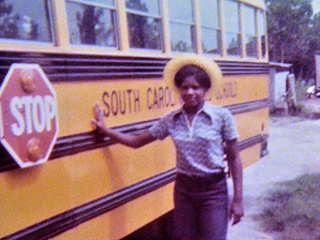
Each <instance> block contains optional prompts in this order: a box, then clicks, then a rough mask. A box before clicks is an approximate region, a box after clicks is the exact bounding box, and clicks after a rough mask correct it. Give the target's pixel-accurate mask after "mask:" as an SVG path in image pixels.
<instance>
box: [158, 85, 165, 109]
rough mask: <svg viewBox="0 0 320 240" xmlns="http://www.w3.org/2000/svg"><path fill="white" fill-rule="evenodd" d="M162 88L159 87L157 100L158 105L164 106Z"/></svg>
mask: <svg viewBox="0 0 320 240" xmlns="http://www.w3.org/2000/svg"><path fill="white" fill-rule="evenodd" d="M163 97H164V96H163V88H162V87H159V94H158V101H159V105H160V107H162V108H164V103H163Z"/></svg>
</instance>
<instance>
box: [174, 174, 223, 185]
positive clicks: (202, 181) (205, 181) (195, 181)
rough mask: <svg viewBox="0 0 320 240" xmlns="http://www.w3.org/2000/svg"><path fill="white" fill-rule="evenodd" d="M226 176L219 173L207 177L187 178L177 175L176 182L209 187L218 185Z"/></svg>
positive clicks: (187, 176)
mask: <svg viewBox="0 0 320 240" xmlns="http://www.w3.org/2000/svg"><path fill="white" fill-rule="evenodd" d="M225 177H226V174H225V173H224V172H223V171H221V172H219V173H214V174H209V175H207V176H189V175H186V174H183V173H177V178H176V179H177V180H178V181H182V182H184V183H186V184H192V185H197V186H204V185H210V184H214V183H218V182H220V181H222V180H223V179H225Z"/></svg>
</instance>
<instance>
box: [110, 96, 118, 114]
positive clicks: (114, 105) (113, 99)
mask: <svg viewBox="0 0 320 240" xmlns="http://www.w3.org/2000/svg"><path fill="white" fill-rule="evenodd" d="M111 112H112V114H113V115H114V116H117V114H118V94H117V92H116V91H112V93H111Z"/></svg>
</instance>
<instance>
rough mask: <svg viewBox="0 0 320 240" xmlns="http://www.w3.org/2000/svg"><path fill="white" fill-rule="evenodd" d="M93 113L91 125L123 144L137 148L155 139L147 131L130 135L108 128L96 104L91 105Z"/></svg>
mask: <svg viewBox="0 0 320 240" xmlns="http://www.w3.org/2000/svg"><path fill="white" fill-rule="evenodd" d="M93 113H94V118H95V119H94V120H92V121H91V123H92V125H93V126H94V127H95V128H97V130H98V131H99V132H100V133H102V134H103V135H105V136H108V137H110V138H111V139H114V140H116V141H117V142H119V143H121V144H123V145H126V146H129V147H132V148H139V147H142V146H144V145H146V144H148V143H151V142H153V141H155V140H156V138H155V137H153V136H152V135H151V133H150V132H148V131H145V132H142V133H140V134H139V135H131V134H126V133H121V132H117V131H115V130H113V129H110V128H108V127H107V126H106V125H105V123H104V121H103V115H102V109H101V107H100V106H99V105H98V104H95V105H94V106H93Z"/></svg>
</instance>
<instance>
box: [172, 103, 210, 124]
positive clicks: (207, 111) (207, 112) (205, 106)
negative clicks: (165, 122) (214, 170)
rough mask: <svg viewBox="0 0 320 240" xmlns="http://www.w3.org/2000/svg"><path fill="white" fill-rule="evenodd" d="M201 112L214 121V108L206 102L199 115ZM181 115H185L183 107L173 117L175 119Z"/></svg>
mask: <svg viewBox="0 0 320 240" xmlns="http://www.w3.org/2000/svg"><path fill="white" fill-rule="evenodd" d="M201 112H203V113H205V114H206V115H207V116H208V117H210V119H211V120H212V106H211V105H210V104H209V103H208V102H207V101H204V103H203V106H202V108H201V109H200V110H199V112H198V113H197V114H199V113H201ZM180 114H184V111H183V107H181V108H180V109H178V110H176V112H175V113H174V116H173V117H174V118H175V117H177V116H178V115H180Z"/></svg>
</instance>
